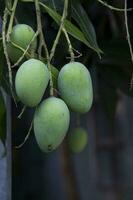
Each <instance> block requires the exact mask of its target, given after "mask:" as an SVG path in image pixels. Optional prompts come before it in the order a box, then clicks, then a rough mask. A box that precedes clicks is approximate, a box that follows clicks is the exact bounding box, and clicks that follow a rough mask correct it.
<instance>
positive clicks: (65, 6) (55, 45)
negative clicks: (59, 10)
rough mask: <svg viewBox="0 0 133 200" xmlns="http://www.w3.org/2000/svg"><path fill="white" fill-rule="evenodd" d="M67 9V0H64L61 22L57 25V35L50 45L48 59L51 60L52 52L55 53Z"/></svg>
mask: <svg viewBox="0 0 133 200" xmlns="http://www.w3.org/2000/svg"><path fill="white" fill-rule="evenodd" d="M67 9H68V0H65V2H64V9H63V14H62V18H61V23H60V27H59V30H58V33H57V36H56V38H55V41H54V44H53V47H52V49H51V52H50V61H51V60H52V58H53V56H54V54H55V50H56V47H57V44H58V42H59V39H60V36H61V32H62V29H63V27H64V21H65V19H66V17H67Z"/></svg>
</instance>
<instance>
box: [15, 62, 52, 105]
mask: <svg viewBox="0 0 133 200" xmlns="http://www.w3.org/2000/svg"><path fill="white" fill-rule="evenodd" d="M48 81H49V70H48V68H47V67H46V65H45V64H44V63H43V62H41V61H40V60H36V59H29V60H28V61H25V62H24V63H23V64H22V65H21V66H20V68H19V69H18V71H17V73H16V77H15V88H16V94H17V96H18V98H19V99H20V101H21V102H22V103H23V104H25V105H26V106H29V107H34V106H36V105H37V104H38V103H39V102H40V101H41V99H42V97H43V94H44V92H45V89H46V87H47V85H48Z"/></svg>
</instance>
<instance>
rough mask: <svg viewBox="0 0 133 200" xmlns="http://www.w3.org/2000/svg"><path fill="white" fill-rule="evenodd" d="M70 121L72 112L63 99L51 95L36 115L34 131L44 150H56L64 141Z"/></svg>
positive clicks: (40, 106)
mask: <svg viewBox="0 0 133 200" xmlns="http://www.w3.org/2000/svg"><path fill="white" fill-rule="evenodd" d="M69 123H70V113H69V110H68V107H67V105H66V104H65V103H64V101H63V100H61V99H59V98H56V97H50V98H48V99H46V100H44V101H43V102H42V103H41V104H40V105H39V106H38V108H37V110H36V112H35V115H34V133H35V138H36V141H37V143H38V145H39V147H40V149H41V150H42V151H43V152H46V153H47V152H50V151H53V150H55V149H56V148H57V147H58V146H59V145H60V144H61V142H62V141H63V139H64V137H65V135H66V133H67V130H68V128H69Z"/></svg>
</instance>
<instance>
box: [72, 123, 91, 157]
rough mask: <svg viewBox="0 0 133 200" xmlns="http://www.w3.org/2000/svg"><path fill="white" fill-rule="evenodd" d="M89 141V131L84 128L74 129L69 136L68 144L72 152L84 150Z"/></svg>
mask: <svg viewBox="0 0 133 200" xmlns="http://www.w3.org/2000/svg"><path fill="white" fill-rule="evenodd" d="M87 143H88V133H87V131H86V130H85V129H84V128H82V127H78V128H76V129H74V130H73V131H72V132H71V133H70V135H69V136H68V146H69V150H70V151H71V152H72V153H80V152H82V151H83V150H84V149H85V147H86V145H87Z"/></svg>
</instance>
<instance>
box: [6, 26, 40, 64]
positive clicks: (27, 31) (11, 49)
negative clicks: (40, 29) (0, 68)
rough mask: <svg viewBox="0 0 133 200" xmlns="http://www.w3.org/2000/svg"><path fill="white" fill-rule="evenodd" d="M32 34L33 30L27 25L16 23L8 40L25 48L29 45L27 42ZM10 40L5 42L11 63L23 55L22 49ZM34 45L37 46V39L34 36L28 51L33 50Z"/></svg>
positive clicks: (33, 33)
mask: <svg viewBox="0 0 133 200" xmlns="http://www.w3.org/2000/svg"><path fill="white" fill-rule="evenodd" d="M34 35H35V32H34V30H33V29H32V28H31V27H30V26H29V25H26V24H17V25H15V26H14V27H13V29H12V32H11V36H10V40H11V42H13V43H15V44H16V45H18V46H20V47H22V48H23V49H24V50H25V49H26V48H27V46H28V45H29V43H30V42H31V40H32V38H33V36H34ZM11 42H9V43H7V52H8V55H9V58H10V59H11V61H12V62H13V63H16V62H17V60H18V59H19V58H20V57H21V56H22V55H23V51H21V50H20V49H19V48H17V47H15V46H13V44H11ZM36 47H37V39H36V38H35V39H34V41H33V42H32V43H31V46H30V48H29V51H28V52H29V53H30V52H32V51H34V50H35V49H36Z"/></svg>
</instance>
